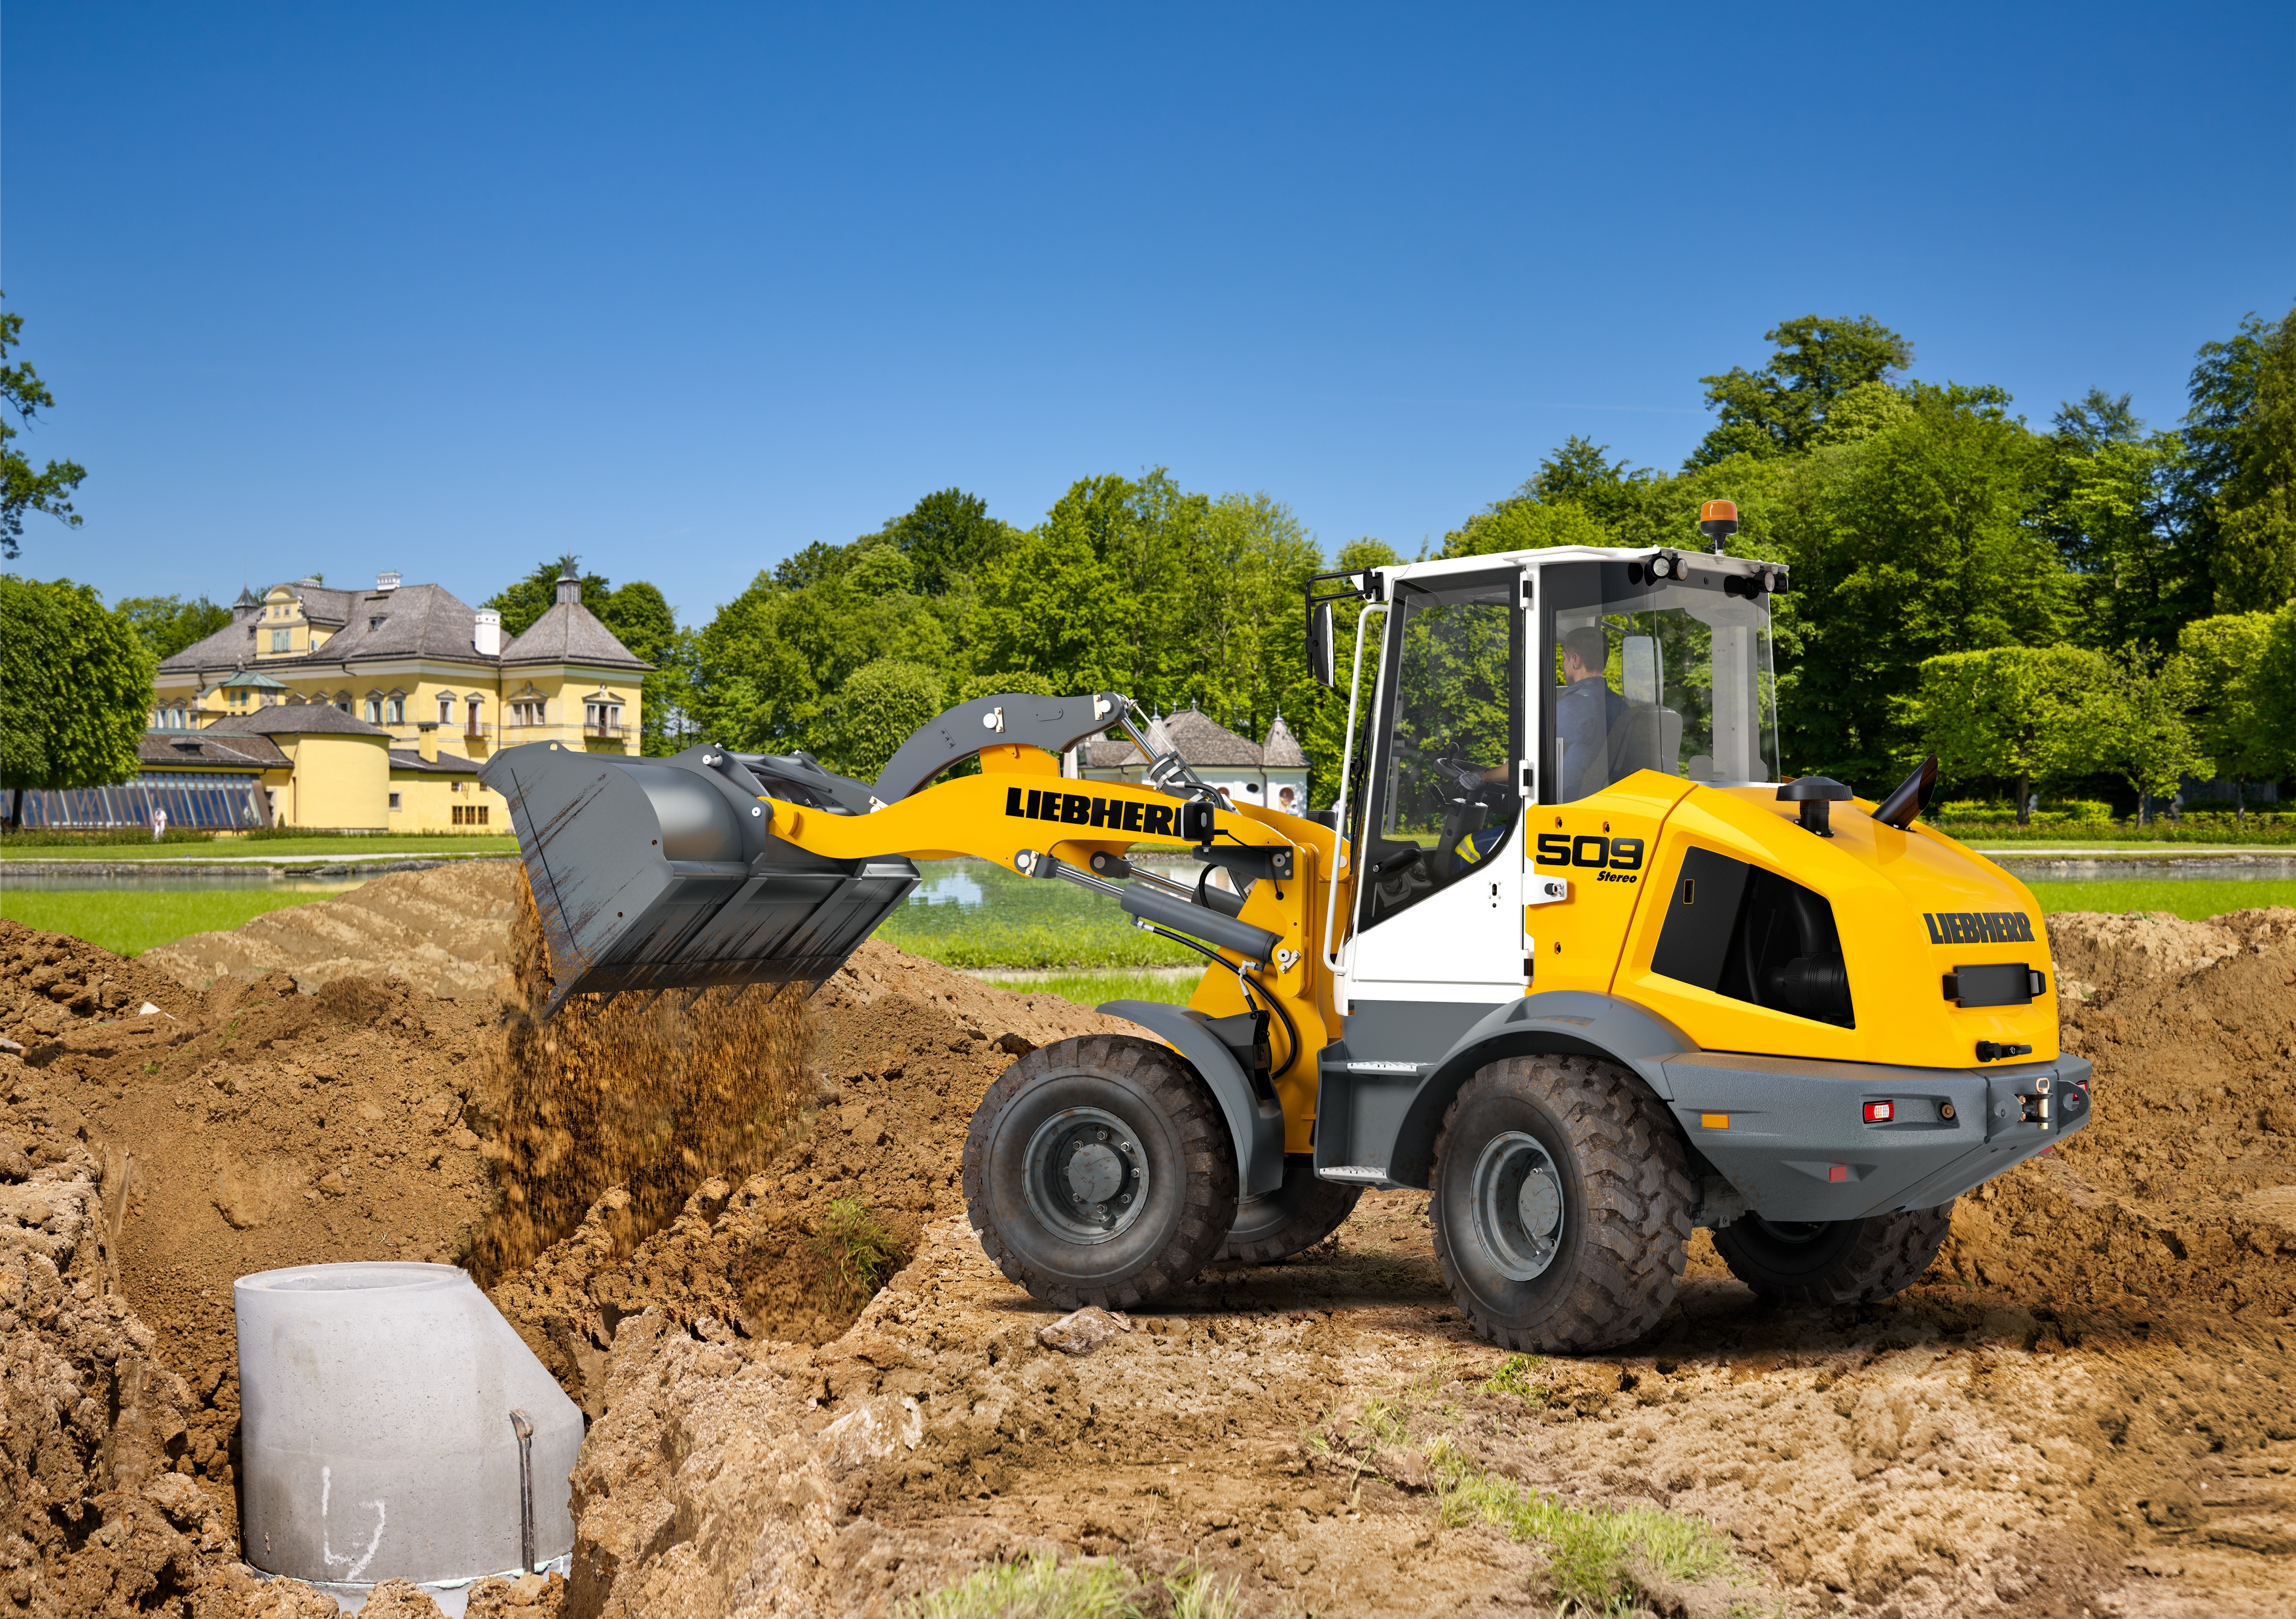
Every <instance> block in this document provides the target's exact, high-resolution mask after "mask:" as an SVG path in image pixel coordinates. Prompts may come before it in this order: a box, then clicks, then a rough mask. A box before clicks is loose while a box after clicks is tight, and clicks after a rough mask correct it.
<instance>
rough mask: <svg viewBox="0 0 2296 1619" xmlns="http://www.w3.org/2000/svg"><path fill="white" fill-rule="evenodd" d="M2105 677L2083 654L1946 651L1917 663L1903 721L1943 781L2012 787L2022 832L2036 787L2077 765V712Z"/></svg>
mask: <svg viewBox="0 0 2296 1619" xmlns="http://www.w3.org/2000/svg"><path fill="white" fill-rule="evenodd" d="M2111 675H2112V669H2111V666H2110V665H2109V663H2108V662H2107V660H2106V658H2104V656H2103V654H2102V653H2099V652H2095V651H2091V650H2087V649H2086V648H2081V647H2069V646H2058V647H1992V648H1989V649H1987V650H1984V651H1981V652H1947V653H1943V654H1940V655H1939V656H1938V657H1936V658H1927V659H1924V660H1923V663H1922V666H1921V685H1920V688H1919V689H1918V690H1917V691H1915V693H1914V696H1913V698H1912V699H1911V708H1912V713H1911V715H1910V716H1909V717H1910V719H1911V721H1912V724H1913V728H1914V729H1915V731H1916V732H1918V734H1919V735H1920V737H1921V739H1922V742H1923V746H1924V747H1926V748H1929V749H1930V750H1931V751H1932V752H1934V753H1935V754H1936V755H1937V756H1938V765H1939V769H1940V770H1941V771H1942V772H1943V773H1945V774H1946V775H1947V776H1948V778H1957V779H1960V780H1963V781H1966V780H1969V779H1970V778H1972V777H1983V778H1990V779H1992V780H1996V781H2000V780H2007V781H2013V782H2014V783H2015V784H2016V800H2017V822H2018V824H2019V825H2023V824H2025V823H2026V822H2027V821H2028V820H2029V818H2030V812H2029V809H2028V805H2029V803H2030V798H2031V796H2032V788H2033V784H2034V782H2035V781H2046V780H2048V779H2049V778H2052V777H2056V776H2062V775H2064V774H2067V773H2071V771H2073V770H2075V769H2077V768H2079V765H2080V764H2081V763H2082V758H2083V750H2084V746H2085V742H2086V737H2085V734H2084V731H2083V726H2082V723H2081V709H2082V705H2083V703H2084V702H2085V701H2087V697H2088V694H2089V693H2090V692H2092V691H2095V690H2096V689H2097V688H2098V687H2099V685H2100V684H2102V683H2104V682H2106V681H2107V680H2109V679H2110V678H2111Z"/></svg>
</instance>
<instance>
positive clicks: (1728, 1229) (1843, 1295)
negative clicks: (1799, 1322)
mask: <svg viewBox="0 0 2296 1619" xmlns="http://www.w3.org/2000/svg"><path fill="white" fill-rule="evenodd" d="M1952 1228H1953V1205H1952V1204H1950V1203H1946V1204H1942V1205H1940V1206H1938V1207H1936V1208H1917V1209H1908V1210H1907V1211H1905V1212H1904V1213H1902V1214H1869V1215H1868V1216H1866V1218H1865V1219H1863V1220H1825V1221H1778V1222H1771V1221H1768V1220H1765V1219H1763V1218H1762V1217H1761V1216H1760V1215H1759V1214H1746V1215H1743V1216H1742V1217H1740V1218H1739V1219H1736V1220H1734V1221H1732V1222H1730V1223H1729V1224H1728V1225H1726V1226H1721V1227H1719V1228H1718V1229H1717V1230H1716V1231H1715V1232H1714V1249H1715V1252H1717V1253H1718V1254H1720V1255H1722V1263H1725V1264H1726V1265H1728V1266H1729V1267H1730V1274H1731V1275H1733V1276H1734V1277H1736V1278H1737V1279H1738V1280H1740V1281H1742V1282H1744V1283H1745V1284H1746V1285H1747V1286H1748V1287H1750V1288H1752V1289H1753V1290H1754V1291H1755V1292H1757V1293H1759V1294H1760V1295H1761V1296H1763V1297H1764V1298H1766V1299H1767V1300H1769V1301H1770V1302H1771V1303H1773V1304H1879V1303H1880V1302H1881V1301H1882V1300H1883V1299H1885V1298H1890V1297H1893V1296H1896V1295H1898V1294H1899V1293H1902V1292H1904V1291H1905V1290H1906V1289H1907V1288H1910V1287H1912V1286H1913V1285H1914V1284H1915V1282H1917V1281H1919V1280H1921V1278H1922V1272H1923V1271H1926V1270H1928V1269H1929V1268H1930V1262H1931V1260H1933V1259H1935V1258H1936V1257H1937V1256H1938V1249H1939V1248H1940V1247H1943V1246H1945V1239H1946V1233H1947V1232H1948V1231H1950V1230H1952Z"/></svg>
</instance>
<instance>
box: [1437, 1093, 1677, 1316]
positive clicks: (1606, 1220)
mask: <svg viewBox="0 0 2296 1619" xmlns="http://www.w3.org/2000/svg"><path fill="white" fill-rule="evenodd" d="M1690 1208H1691V1187H1690V1173H1689V1169H1688V1166H1687V1163H1686V1161H1685V1157H1684V1153H1683V1149H1682V1142H1681V1140H1680V1138H1679V1137H1678V1136H1677V1134H1676V1132H1675V1126H1674V1121H1673V1119H1672V1118H1671V1117H1670V1116H1669V1115H1668V1113H1667V1111H1666V1109H1665V1108H1664V1107H1663V1106H1662V1105H1661V1103H1660V1101H1659V1100H1658V1099H1657V1098H1656V1097H1655V1096H1652V1094H1651V1093H1650V1092H1649V1091H1648V1090H1646V1089H1645V1088H1644V1086H1643V1084H1642V1083H1641V1082H1640V1081H1638V1080H1636V1078H1635V1076H1634V1075H1632V1074H1629V1073H1628V1071H1627V1070H1626V1069H1624V1068H1621V1067H1618V1066H1617V1065H1616V1064H1613V1063H1608V1062H1601V1061H1597V1060H1595V1059H1591V1058H1586V1057H1513V1058H1509V1059H1506V1060H1505V1061H1504V1062H1495V1063H1492V1064H1490V1065H1489V1066H1488V1067H1485V1068H1482V1069H1480V1070H1479V1071H1478V1072H1477V1073H1476V1074H1475V1075H1474V1077H1473V1078H1472V1079H1470V1080H1468V1081H1467V1083H1465V1084H1464V1085H1463V1086H1462V1087H1460V1090H1459V1094H1458V1095H1457V1096H1456V1098H1454V1099H1453V1100H1452V1102H1451V1106H1450V1108H1449V1110H1448V1111H1447V1113H1446V1114H1445V1115H1444V1116H1443V1132H1442V1133H1441V1134H1440V1135H1439V1136H1438V1137H1437V1138H1436V1142H1435V1190H1434V1197H1433V1198H1431V1201H1430V1202H1429V1204H1428V1213H1429V1217H1430V1219H1431V1222H1433V1224H1434V1228H1435V1258H1436V1261H1437V1263H1439V1264H1440V1265H1441V1266H1442V1267H1443V1280H1444V1281H1445V1282H1447V1284H1448V1285H1449V1287H1450V1289H1451V1296H1452V1297H1453V1298H1454V1299H1456V1300H1457V1301H1458V1304H1459V1309H1460V1312H1462V1313H1463V1314H1464V1315H1465V1316H1466V1318H1467V1321H1468V1322H1469V1323H1470V1324H1471V1325H1472V1327H1473V1328H1474V1329H1475V1331H1476V1332H1477V1333H1478V1334H1479V1335H1480V1336H1481V1337H1484V1338H1485V1339H1487V1340H1488V1341H1489V1342H1491V1343H1493V1344H1497V1345H1499V1346H1501V1347H1502V1348H1505V1349H1515V1350H1526V1351H1535V1352H1538V1353H1554V1354H1581V1353H1587V1352H1589V1351H1594V1350H1603V1349H1615V1348H1617V1347H1618V1346H1619V1345H1621V1344H1627V1343H1630V1342H1632V1341H1633V1340H1634V1339H1636V1338H1638V1337H1641V1336H1642V1335H1643V1334H1644V1333H1645V1332H1648V1331H1649V1330H1650V1329H1652V1327H1653V1326H1655V1325H1656V1324H1657V1323H1658V1319H1659V1317H1660V1316H1661V1315H1663V1314H1664V1313H1665V1312H1666V1308H1667V1306H1668V1305H1669V1304H1672V1303H1673V1302H1674V1293H1675V1287H1676V1284H1677V1283H1678V1282H1679V1281H1680V1280H1682V1271H1683V1266H1684V1263H1685V1260H1686V1257H1687V1252H1688V1247H1689V1243H1690V1231H1691V1224H1690Z"/></svg>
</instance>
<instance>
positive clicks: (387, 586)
mask: <svg viewBox="0 0 2296 1619" xmlns="http://www.w3.org/2000/svg"><path fill="white" fill-rule="evenodd" d="M374 589H375V593H376V594H377V595H382V596H387V595H389V593H391V592H392V591H395V590H397V589H398V569H397V568H384V569H383V570H382V571H381V573H379V574H377V575H375V576H374Z"/></svg>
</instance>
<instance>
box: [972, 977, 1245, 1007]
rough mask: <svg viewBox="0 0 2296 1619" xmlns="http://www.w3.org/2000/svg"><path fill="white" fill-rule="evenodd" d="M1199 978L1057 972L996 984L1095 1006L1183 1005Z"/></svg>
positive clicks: (1014, 992) (1023, 991)
mask: <svg viewBox="0 0 2296 1619" xmlns="http://www.w3.org/2000/svg"><path fill="white" fill-rule="evenodd" d="M1199 981H1200V980H1199V978H1198V977H1197V976H1196V975H1195V974H1193V973H1191V974H1190V975H1189V976H1188V977H1185V978H1176V977H1172V976H1171V975H1170V974H1169V973H1160V972H1056V973H1053V974H1051V975H1049V976H1047V977H1042V978H1029V979H1023V980H1021V981H1018V982H1015V981H1013V980H1010V979H1005V980H1000V981H997V982H996V985H995V987H996V988H998V989H1002V990H1009V991H1011V992H1012V993H1013V994H1016V995H1058V996H1059V997H1060V998H1061V999H1062V1000H1063V1001H1073V1002H1076V1003H1077V1004H1078V1006H1098V1005H1099V1004H1100V1003H1101V1002H1103V1001H1164V1002H1170V1003H1171V1004H1172V1005H1174V1006H1185V1005H1186V1004H1187V1001H1188V997H1189V996H1191V995H1193V994H1194V993H1196V985H1197V983H1198V982H1199Z"/></svg>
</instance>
